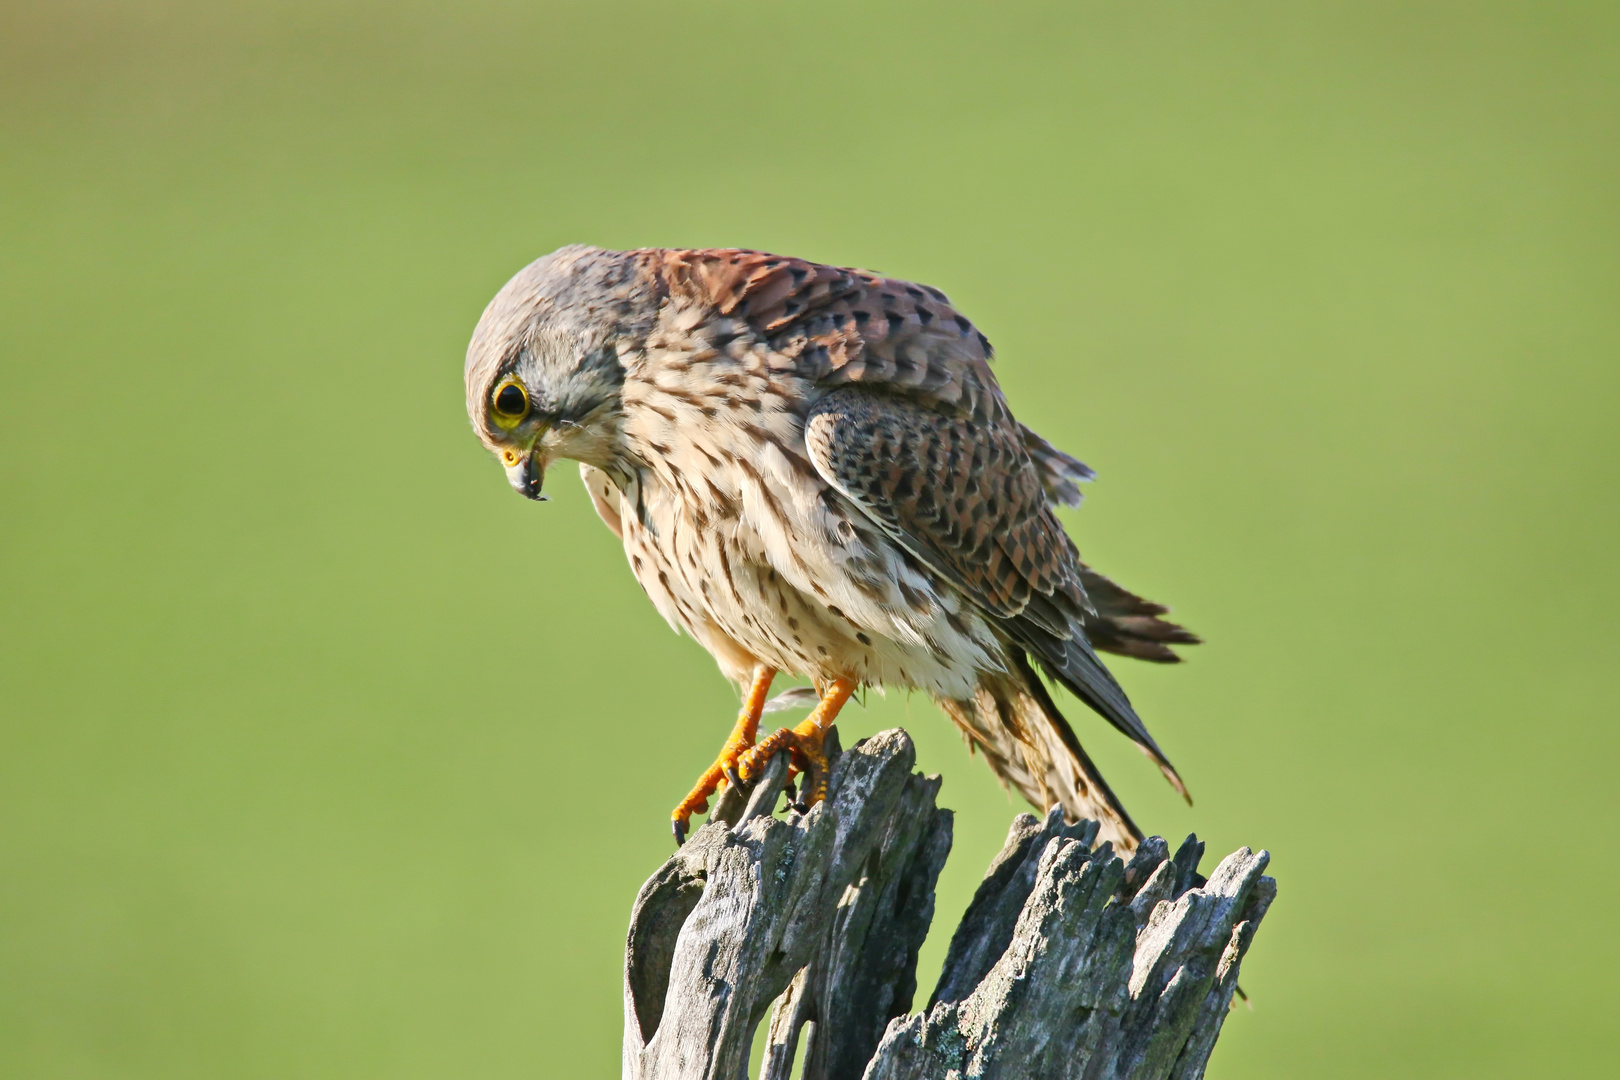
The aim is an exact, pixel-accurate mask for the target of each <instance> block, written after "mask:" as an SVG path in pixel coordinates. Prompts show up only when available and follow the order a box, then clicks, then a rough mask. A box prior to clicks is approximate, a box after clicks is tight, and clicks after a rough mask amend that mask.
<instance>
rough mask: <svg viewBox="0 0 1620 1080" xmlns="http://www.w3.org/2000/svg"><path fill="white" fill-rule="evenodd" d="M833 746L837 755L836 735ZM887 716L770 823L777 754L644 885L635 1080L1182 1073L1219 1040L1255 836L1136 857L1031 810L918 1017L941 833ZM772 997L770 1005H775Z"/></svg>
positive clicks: (637, 942) (627, 1008) (1151, 843)
mask: <svg viewBox="0 0 1620 1080" xmlns="http://www.w3.org/2000/svg"><path fill="white" fill-rule="evenodd" d="M833 749H834V750H836V747H834V748H833ZM915 760H916V755H915V753H914V752H913V749H912V745H911V739H910V737H909V736H908V735H906V733H905V732H904V731H900V730H898V729H896V730H892V731H885V732H882V733H881V734H879V735H876V736H873V737H872V738H870V739H867V740H865V741H863V742H861V743H859V744H857V745H856V746H855V747H854V748H853V749H851V750H850V751H848V752H846V753H843V754H842V755H839V756H838V758H837V760H836V761H835V763H834V765H833V771H832V781H831V788H830V791H829V794H828V797H827V800H826V802H824V803H822V804H821V805H820V806H817V807H814V808H813V809H811V811H810V812H809V813H808V814H799V813H796V812H793V811H791V810H790V811H789V812H788V813H787V815H786V816H785V817H782V818H778V817H776V816H774V813H773V811H774V808H775V806H776V804H777V802H778V800H779V797H780V795H781V792H782V788H783V786H784V779H785V774H786V771H787V764H786V761H785V759H783V758H780V757H779V758H778V759H777V760H776V761H774V762H773V763H772V765H771V767H770V768H769V769H767V770H766V773H765V775H764V776H763V777H762V778H761V779H760V782H759V784H758V785H757V786H756V787H755V788H754V789H753V790H752V791H747V792H742V791H738V792H728V793H727V798H725V799H723V800H722V802H721V803H720V805H718V806H717V807H716V811H715V814H714V815H713V819H712V820H711V821H710V822H709V823H708V824H706V825H704V827H703V828H702V829H700V830H698V832H697V833H696V834H695V835H694V836H693V837H692V839H691V840H690V841H689V842H688V843H687V844H686V846H684V847H683V848H681V849H680V850H679V851H678V852H677V853H676V854H675V855H673V856H672V857H671V858H670V859H669V861H668V862H666V863H665V864H664V865H663V866H662V867H661V868H660V869H659V870H658V872H657V873H656V874H654V875H653V876H652V877H651V878H650V879H648V881H647V883H646V884H645V885H643V886H642V888H641V892H640V894H639V895H637V897H636V903H635V909H634V911H633V913H632V916H631V922H630V933H629V938H628V941H627V943H626V952H625V975H624V1016H625V1025H624V1077H625V1080H696V1078H698V1077H705V1078H712V1080H746V1077H747V1075H748V1058H749V1052H750V1050H751V1048H752V1045H753V1041H754V1034H755V1031H756V1030H757V1028H758V1026H759V1024H760V1023H762V1022H765V1020H766V1014H767V1012H769V1013H770V1017H769V1024H770V1027H769V1044H768V1047H767V1050H766V1056H765V1062H764V1065H763V1068H762V1070H761V1077H762V1080H787V1078H788V1076H789V1075H790V1071H791V1070H792V1067H793V1064H794V1059H795V1058H796V1057H797V1056H798V1055H799V1054H801V1053H802V1054H803V1055H804V1058H805V1060H804V1068H803V1071H802V1075H803V1076H804V1078H805V1080H857V1078H860V1077H865V1078H866V1080H902V1078H903V1080H935V1078H938V1080H946V1078H948V1077H983V1078H1003V1080H1015V1078H1029V1080H1034V1078H1041V1080H1045V1078H1069V1077H1075V1078H1081V1077H1084V1078H1088V1080H1089V1078H1099V1080H1102V1078H1106V1080H1126V1078H1128V1080H1162V1078H1174V1080H1192V1078H1196V1077H1199V1076H1202V1075H1203V1072H1204V1066H1205V1064H1206V1063H1207V1062H1208V1060H1209V1054H1210V1051H1211V1050H1212V1049H1213V1048H1214V1045H1215V1039H1216V1037H1217V1036H1218V1035H1219V1034H1220V1029H1221V1023H1222V1021H1223V1020H1224V1019H1225V1018H1226V1012H1227V1009H1228V1008H1229V1007H1230V1004H1231V1000H1232V995H1233V993H1234V991H1235V990H1236V989H1237V976H1238V967H1239V964H1240V963H1241V962H1242V959H1243V955H1244V953H1245V952H1246V951H1247V950H1248V947H1249V944H1250V942H1251V941H1252V940H1253V939H1254V933H1255V930H1256V928H1258V926H1259V924H1260V920H1261V919H1262V918H1263V917H1264V915H1265V913H1266V909H1267V907H1268V906H1269V905H1270V903H1271V900H1272V898H1273V897H1274V896H1275V895H1276V882H1275V881H1273V880H1272V879H1271V878H1269V877H1265V876H1263V874H1262V871H1263V870H1264V869H1265V866H1266V862H1267V859H1268V856H1267V854H1266V852H1264V851H1261V852H1258V853H1255V852H1251V851H1249V850H1248V849H1247V848H1243V849H1241V850H1239V851H1237V852H1235V853H1233V854H1232V855H1229V856H1227V858H1226V859H1224V860H1223V861H1222V862H1221V864H1220V865H1219V866H1218V867H1216V868H1215V871H1214V872H1213V873H1212V874H1211V875H1210V877H1209V880H1208V881H1207V882H1205V881H1203V879H1201V878H1199V877H1198V875H1197V869H1198V862H1199V858H1200V857H1201V856H1202V854H1203V845H1202V844H1200V843H1198V842H1197V841H1196V840H1195V839H1194V838H1192V837H1189V838H1188V839H1187V841H1186V842H1185V843H1183V844H1182V845H1181V847H1180V848H1179V849H1178V850H1177V851H1176V852H1175V854H1174V855H1172V854H1171V853H1170V850H1169V846H1168V845H1167V844H1166V843H1165V842H1164V840H1163V839H1161V838H1159V837H1152V838H1150V839H1149V840H1147V841H1145V842H1144V843H1143V844H1142V845H1141V846H1140V848H1138V850H1137V851H1136V853H1135V855H1134V856H1133V857H1132V858H1131V859H1130V861H1129V862H1128V863H1126V862H1124V861H1122V860H1120V859H1119V858H1117V857H1115V855H1114V854H1113V851H1112V849H1111V848H1110V847H1109V846H1108V845H1103V846H1102V847H1101V848H1093V847H1092V844H1093V842H1094V841H1095V838H1096V832H1097V827H1096V825H1095V824H1094V823H1092V822H1079V823H1077V824H1075V825H1065V824H1064V823H1063V820H1062V815H1061V813H1060V812H1055V813H1054V814H1053V815H1051V816H1050V817H1048V818H1047V820H1046V821H1045V822H1041V821H1039V820H1038V819H1036V818H1035V817H1034V816H1032V815H1030V814H1022V815H1020V816H1019V817H1018V818H1017V819H1016V820H1015V821H1014V822H1013V826H1012V830H1011V831H1010V832H1009V833H1008V836H1007V843H1006V846H1005V847H1003V848H1002V851H1001V853H1000V854H999V855H997V856H996V858H995V860H994V861H993V862H992V863H991V865H990V868H989V870H988V871H987V873H986V874H985V878H984V881H983V883H982V884H981V885H980V886H979V890H978V893H977V894H976V895H975V896H974V898H973V902H972V904H970V905H969V907H968V910H967V912H966V914H965V915H964V916H963V918H962V922H961V924H960V925H959V926H958V927H957V929H956V933H955V935H954V936H953V938H952V940H951V945H950V950H949V953H948V955H947V958H946V961H945V968H944V972H943V973H942V975H941V977H940V980H939V985H938V987H937V988H936V990H935V991H934V997H933V1000H932V1001H930V1002H929V1005H928V1008H927V1010H926V1011H924V1012H920V1013H912V1012H911V1008H912V1004H913V1003H912V996H913V994H914V993H915V991H916V986H917V982H916V965H917V950H918V948H919V947H920V946H921V945H922V941H923V938H924V936H925V935H926V934H927V932H928V927H929V924H930V923H931V922H932V920H933V915H934V884H935V882H936V881H937V880H938V877H939V872H940V870H941V868H943V866H944V865H945V858H946V856H947V855H948V854H949V851H950V845H951V812H950V811H949V810H941V809H939V808H937V807H936V806H935V805H934V797H935V795H936V793H937V792H938V790H939V780H938V778H937V777H935V778H929V777H923V776H921V775H918V774H916V773H914V772H913V771H912V767H913V765H914V764H915ZM773 1006H774V1008H773Z"/></svg>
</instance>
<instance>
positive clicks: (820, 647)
mask: <svg viewBox="0 0 1620 1080" xmlns="http://www.w3.org/2000/svg"><path fill="white" fill-rule="evenodd" d="M816 652H818V653H820V654H821V655H822V656H826V655H827V646H825V645H817V646H816Z"/></svg>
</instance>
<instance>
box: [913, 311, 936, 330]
mask: <svg viewBox="0 0 1620 1080" xmlns="http://www.w3.org/2000/svg"><path fill="white" fill-rule="evenodd" d="M917 321H918V322H920V323H922V324H923V325H924V326H927V325H928V324H929V323H931V322H933V321H934V313H933V312H932V311H929V310H928V309H927V308H918V309H917Z"/></svg>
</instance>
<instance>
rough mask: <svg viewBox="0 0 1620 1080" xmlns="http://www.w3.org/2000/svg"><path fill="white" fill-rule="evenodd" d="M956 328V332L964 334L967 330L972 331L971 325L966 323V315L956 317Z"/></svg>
mask: <svg viewBox="0 0 1620 1080" xmlns="http://www.w3.org/2000/svg"><path fill="white" fill-rule="evenodd" d="M956 327H957V329H958V330H961V331H962V333H964V334H965V333H967V332H968V331H969V330H971V329H973V324H972V323H971V322H969V321H968V319H967V316H966V315H958V316H957V317H956Z"/></svg>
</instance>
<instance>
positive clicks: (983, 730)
mask: <svg viewBox="0 0 1620 1080" xmlns="http://www.w3.org/2000/svg"><path fill="white" fill-rule="evenodd" d="M1020 660H1022V657H1020ZM1018 666H1019V668H1020V669H1022V670H1021V671H1020V672H1019V673H1017V674H1012V675H1004V674H992V673H985V674H984V675H982V676H981V677H980V679H979V685H978V689H977V691H976V692H975V693H974V695H973V696H972V697H971V698H964V699H961V700H950V699H945V698H939V699H936V700H937V701H938V702H939V706H940V708H941V709H943V710H944V712H945V715H947V716H949V717H950V718H951V720H952V721H954V722H955V724H956V726H957V727H958V728H960V729H961V730H962V735H963V737H964V738H966V739H967V741H968V745H969V746H970V747H973V748H975V749H976V750H978V751H982V752H983V754H984V757H985V760H986V761H987V762H988V763H989V765H990V769H991V771H992V772H994V773H995V774H996V777H997V778H998V779H1000V781H1001V783H1002V785H1003V786H1004V787H1011V788H1016V789H1017V790H1018V793H1019V794H1021V795H1022V796H1023V797H1024V798H1026V799H1028V800H1029V802H1030V804H1031V805H1033V806H1035V807H1036V808H1037V809H1039V810H1041V811H1043V812H1044V811H1047V810H1050V809H1051V808H1052V807H1054V806H1061V807H1063V813H1064V816H1065V817H1067V818H1069V819H1070V820H1078V819H1080V818H1089V819H1091V820H1092V821H1095V822H1097V824H1098V825H1099V826H1100V829H1099V831H1098V839H1099V840H1108V841H1111V842H1112V843H1113V845H1114V850H1115V851H1118V852H1119V853H1121V854H1123V855H1129V854H1130V853H1131V852H1132V851H1135V850H1136V845H1137V844H1138V843H1139V842H1140V841H1141V839H1142V831H1141V830H1140V829H1138V828H1137V827H1136V823H1135V822H1134V821H1132V820H1131V816H1130V815H1129V814H1127V813H1126V812H1125V807H1124V806H1122V805H1120V801H1119V798H1118V797H1117V796H1116V795H1115V794H1114V792H1113V789H1111V788H1110V787H1109V786H1108V782H1107V781H1106V780H1104V779H1103V777H1102V773H1100V772H1098V771H1097V766H1096V765H1095V764H1094V763H1093V762H1092V760H1091V757H1090V756H1089V755H1088V754H1087V753H1086V752H1085V750H1084V748H1082V747H1081V745H1080V740H1079V739H1078V738H1076V737H1075V734H1074V729H1073V728H1071V727H1070V726H1069V722H1068V721H1067V720H1065V719H1064V718H1063V714H1062V713H1060V712H1059V711H1058V708H1057V705H1056V704H1055V703H1054V702H1053V701H1052V695H1051V694H1050V693H1048V692H1047V689H1046V686H1045V685H1044V684H1043V683H1042V682H1041V680H1040V678H1039V677H1038V676H1036V675H1035V673H1034V672H1033V671H1032V670H1030V668H1029V666H1028V664H1027V662H1021V663H1020V664H1019V665H1018ZM1020 676H1023V677H1020Z"/></svg>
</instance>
